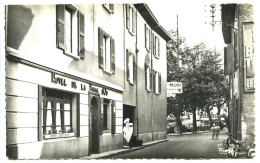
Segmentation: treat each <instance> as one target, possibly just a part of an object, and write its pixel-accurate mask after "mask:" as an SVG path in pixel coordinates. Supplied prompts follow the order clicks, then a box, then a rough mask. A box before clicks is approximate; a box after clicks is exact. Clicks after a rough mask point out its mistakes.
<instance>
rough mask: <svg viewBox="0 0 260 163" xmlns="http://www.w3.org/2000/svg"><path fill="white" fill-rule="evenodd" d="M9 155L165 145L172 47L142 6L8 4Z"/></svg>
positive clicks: (56, 155)
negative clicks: (131, 139) (128, 130)
mask: <svg viewBox="0 0 260 163" xmlns="http://www.w3.org/2000/svg"><path fill="white" fill-rule="evenodd" d="M5 27H6V92H5V94H6V134H7V139H6V149H7V156H8V157H9V158H15V159H39V158H45V159H61V158H80V157H83V156H87V155H90V154H92V153H101V152H105V151H110V150H115V149H120V148H122V146H123V136H122V128H123V120H124V119H125V118H130V122H131V123H133V124H134V136H135V137H136V138H137V139H139V140H143V142H149V141H154V140H160V139H166V136H167V133H166V123H167V122H166V117H167V115H166V110H167V109H166V106H167V103H166V76H167V74H166V73H167V70H166V65H167V64H166V42H167V41H168V40H170V39H171V37H170V35H169V34H168V33H167V32H166V31H165V30H164V28H163V27H162V26H160V24H159V22H158V21H157V20H156V18H155V17H154V15H153V14H152V11H151V10H150V9H149V7H148V6H147V5H146V4H84V5H78V4H73V5H71V4H66V5H64V4H61V5H8V6H6V26H5Z"/></svg>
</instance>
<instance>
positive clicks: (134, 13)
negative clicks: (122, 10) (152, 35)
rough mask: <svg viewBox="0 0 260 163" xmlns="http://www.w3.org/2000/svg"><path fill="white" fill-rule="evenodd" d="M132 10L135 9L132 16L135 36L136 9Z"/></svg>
mask: <svg viewBox="0 0 260 163" xmlns="http://www.w3.org/2000/svg"><path fill="white" fill-rule="evenodd" d="M132 9H133V12H132V14H133V17H132V19H133V28H132V33H133V34H135V31H136V11H135V10H134V8H132Z"/></svg>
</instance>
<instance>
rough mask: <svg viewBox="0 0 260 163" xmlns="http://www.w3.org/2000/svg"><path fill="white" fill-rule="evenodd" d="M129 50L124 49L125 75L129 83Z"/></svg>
mask: <svg viewBox="0 0 260 163" xmlns="http://www.w3.org/2000/svg"><path fill="white" fill-rule="evenodd" d="M129 73H130V72H129V50H128V49H126V75H127V80H128V81H130V74H129Z"/></svg>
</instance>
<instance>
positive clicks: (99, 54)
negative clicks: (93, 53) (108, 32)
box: [98, 28, 104, 69]
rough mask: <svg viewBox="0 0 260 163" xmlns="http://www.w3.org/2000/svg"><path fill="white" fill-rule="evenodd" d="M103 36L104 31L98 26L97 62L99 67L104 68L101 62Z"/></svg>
mask: <svg viewBox="0 0 260 163" xmlns="http://www.w3.org/2000/svg"><path fill="white" fill-rule="evenodd" d="M103 37H104V31H103V30H102V29H101V28H98V63H99V67H100V68H102V69H103V68H104V64H103Z"/></svg>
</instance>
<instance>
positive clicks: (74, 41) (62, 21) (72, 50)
mask: <svg viewBox="0 0 260 163" xmlns="http://www.w3.org/2000/svg"><path fill="white" fill-rule="evenodd" d="M56 17H57V24H56V28H57V35H56V36H57V37H56V40H57V47H58V48H59V49H61V50H63V53H64V54H66V55H68V56H70V57H72V58H75V59H78V58H81V59H84V58H85V50H84V49H85V48H84V30H85V28H84V26H85V20H84V15H83V13H81V12H80V11H78V10H77V9H76V8H75V7H73V6H72V5H57V6H56Z"/></svg>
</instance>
